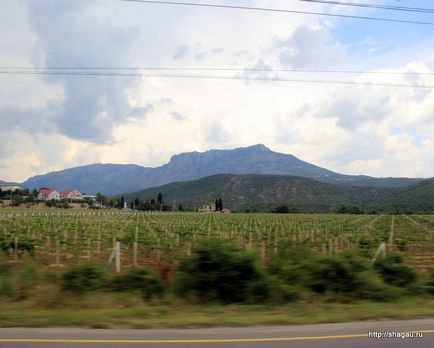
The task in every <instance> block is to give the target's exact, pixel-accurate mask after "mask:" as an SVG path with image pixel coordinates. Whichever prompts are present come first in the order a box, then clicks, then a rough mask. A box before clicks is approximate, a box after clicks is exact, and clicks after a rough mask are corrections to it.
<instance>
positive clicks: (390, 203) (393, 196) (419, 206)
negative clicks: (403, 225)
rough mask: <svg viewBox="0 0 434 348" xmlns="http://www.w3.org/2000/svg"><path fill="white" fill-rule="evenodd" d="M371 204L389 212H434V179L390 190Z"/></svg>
mask: <svg viewBox="0 0 434 348" xmlns="http://www.w3.org/2000/svg"><path fill="white" fill-rule="evenodd" d="M371 204H372V205H373V206H376V207H377V208H378V209H379V208H383V209H387V210H388V211H399V212H405V211H411V212H434V178H431V179H426V180H423V181H421V182H419V183H417V184H414V185H411V186H407V187H400V188H397V189H394V190H390V191H389V192H387V193H386V194H385V195H384V196H382V197H381V199H379V200H378V201H374V202H372V203H371Z"/></svg>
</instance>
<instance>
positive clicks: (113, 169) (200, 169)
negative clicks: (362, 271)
mask: <svg viewBox="0 0 434 348" xmlns="http://www.w3.org/2000/svg"><path fill="white" fill-rule="evenodd" d="M214 174H275V175H292V176H301V177H306V178H311V179H314V180H319V181H322V182H328V183H338V184H343V185H352V186H378V187H382V186H384V187H396V186H406V185H411V184H413V183H415V182H418V181H420V180H422V179H418V178H416V179H412V178H374V177H369V176H363V175H346V174H339V173H336V172H333V171H331V170H329V169H326V168H322V167H319V166H316V165H314V164H311V163H308V162H305V161H303V160H301V159H299V158H297V157H295V156H293V155H290V154H284V153H279V152H274V151H272V150H270V149H269V148H268V147H266V146H265V145H263V144H256V145H252V146H248V147H241V148H236V149H229V150H217V149H213V150H208V151H205V152H197V151H192V152H186V153H180V154H176V155H173V156H172V157H171V159H170V161H169V162H168V163H166V164H163V165H162V166H160V167H154V168H151V167H143V166H140V165H136V164H110V163H109V164H101V163H97V164H89V165H85V166H79V167H73V168H69V169H64V170H61V171H56V172H51V173H47V174H42V175H37V176H34V177H31V178H29V179H28V180H26V181H25V182H24V183H22V186H23V187H25V188H29V189H39V188H40V187H53V188H56V189H59V190H64V189H68V188H71V187H73V188H76V189H78V190H80V191H82V192H86V193H93V194H94V193H97V192H101V193H104V194H107V195H115V194H120V193H126V192H135V191H139V190H141V189H146V188H150V187H156V186H160V185H164V184H167V183H171V182H176V181H189V180H196V179H200V178H203V177H206V176H210V175H214Z"/></svg>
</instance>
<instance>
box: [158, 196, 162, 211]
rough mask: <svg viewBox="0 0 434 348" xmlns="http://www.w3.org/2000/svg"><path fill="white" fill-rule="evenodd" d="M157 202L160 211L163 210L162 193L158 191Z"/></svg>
mask: <svg viewBox="0 0 434 348" xmlns="http://www.w3.org/2000/svg"><path fill="white" fill-rule="evenodd" d="M157 203H158V204H159V205H160V211H162V210H163V194H162V193H161V192H158V196H157Z"/></svg>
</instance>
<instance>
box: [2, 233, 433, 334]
mask: <svg viewBox="0 0 434 348" xmlns="http://www.w3.org/2000/svg"><path fill="white" fill-rule="evenodd" d="M432 315H434V273H432V272H431V273H430V272H428V273H417V272H415V271H414V270H413V269H411V268H409V267H408V266H406V265H405V264H404V262H403V258H402V256H401V255H400V254H389V255H388V256H387V257H385V258H380V259H378V261H376V262H375V263H372V262H370V261H368V260H366V259H363V258H361V257H359V256H357V255H356V254H354V253H350V252H348V253H341V254H338V255H331V256H325V255H317V254H313V253H311V252H310V250H309V249H308V248H303V247H302V246H300V245H299V244H294V245H293V246H291V245H289V246H288V248H286V251H285V252H282V253H279V254H278V255H275V256H274V257H272V258H270V259H268V260H266V261H264V260H262V259H261V258H260V257H259V255H258V254H257V253H256V252H255V251H252V250H245V249H241V248H239V247H236V246H234V245H232V244H229V243H227V242H222V241H202V242H199V243H197V244H196V245H195V247H194V249H193V254H192V256H191V257H185V258H184V259H181V260H179V262H178V263H177V264H176V267H175V268H174V269H172V270H171V272H170V275H169V276H167V274H157V273H154V272H153V271H152V270H149V269H146V268H130V269H128V270H126V271H124V272H123V273H120V274H115V273H113V272H112V271H109V270H108V269H105V268H104V267H102V266H101V265H98V264H94V263H89V262H86V263H81V264H77V265H74V266H72V267H70V268H67V269H66V268H54V267H43V266H41V265H36V264H35V263H33V262H32V261H31V260H27V261H22V262H2V263H0V326H53V325H54V326H57V325H89V326H93V327H98V326H101V327H105V326H107V327H112V326H113V325H114V326H116V325H121V326H122V325H126V326H132V327H158V326H189V325H195V326H196V325H197V326H201V325H250V324H261V323H262V324H277V323H310V322H327V321H330V322H332V321H345V320H357V319H372V318H379V317H397V318H403V317H414V316H432ZM210 316H211V317H210Z"/></svg>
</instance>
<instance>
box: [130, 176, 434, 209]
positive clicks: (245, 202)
mask: <svg viewBox="0 0 434 348" xmlns="http://www.w3.org/2000/svg"><path fill="white" fill-rule="evenodd" d="M159 192H161V193H163V197H164V200H165V202H166V204H167V205H169V206H172V203H173V201H176V203H177V204H179V203H182V205H183V206H184V207H185V208H187V209H192V208H193V207H194V206H195V205H196V206H197V207H200V206H201V205H202V204H205V203H210V202H214V200H215V199H216V198H220V197H222V199H223V201H224V205H225V207H227V208H230V209H235V210H237V211H243V210H246V209H249V210H252V209H254V210H264V211H269V210H271V209H273V208H275V207H276V206H279V205H288V206H289V207H292V208H296V209H297V210H298V211H302V212H311V211H312V212H330V211H336V210H337V209H338V208H339V207H341V206H342V205H345V206H347V207H352V206H357V207H359V208H361V209H364V210H377V211H380V212H395V211H400V212H407V211H412V212H433V211H434V179H427V180H424V181H422V182H420V183H417V184H415V185H411V186H408V187H404V188H385V187H382V188H381V187H362V186H346V185H336V184H328V183H323V182H319V181H315V180H312V179H307V178H302V177H295V176H281V175H233V174H219V175H213V176H209V177H205V178H202V179H199V180H195V181H187V182H175V183H171V184H167V185H162V186H159V187H154V188H150V189H146V190H142V191H139V192H135V193H130V194H126V195H124V198H125V200H126V201H132V200H133V199H134V198H136V197H137V198H139V199H141V200H143V201H145V200H150V199H155V198H156V197H157V195H158V193H159Z"/></svg>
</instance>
